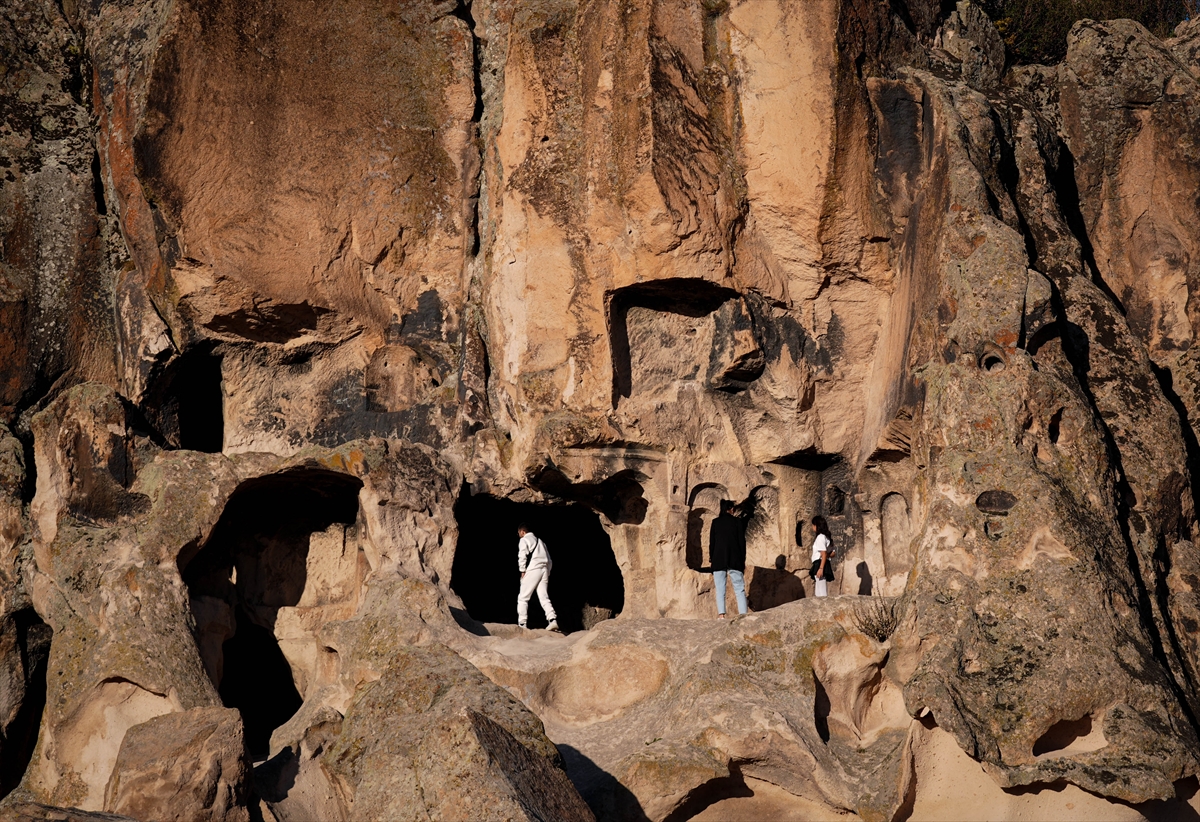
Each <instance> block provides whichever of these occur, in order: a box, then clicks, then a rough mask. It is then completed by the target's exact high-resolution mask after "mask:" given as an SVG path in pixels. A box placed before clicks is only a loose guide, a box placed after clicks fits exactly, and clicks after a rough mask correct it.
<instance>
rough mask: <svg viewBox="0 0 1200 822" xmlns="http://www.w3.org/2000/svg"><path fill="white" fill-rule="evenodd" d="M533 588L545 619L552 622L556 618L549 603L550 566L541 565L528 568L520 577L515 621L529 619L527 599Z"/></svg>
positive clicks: (520, 622)
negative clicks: (544, 613) (519, 591)
mask: <svg viewBox="0 0 1200 822" xmlns="http://www.w3.org/2000/svg"><path fill="white" fill-rule="evenodd" d="M535 589H536V590H537V595H538V601H539V602H540V603H542V610H543V611H545V612H546V621H547V622H554V621H555V620H556V619H558V617H557V616H556V615H555V613H554V606H553V605H551V604H550V567H549V566H548V565H543V566H541V567H539V568H530V569H529V570H527V571H526V572H525V576H524V577H522V578H521V593H519V594H517V622H518V623H519V624H521V625H524V624H525V623H526V622H528V620H529V599H530V597H532V596H533V592H534V590H535Z"/></svg>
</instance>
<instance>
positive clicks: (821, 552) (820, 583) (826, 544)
mask: <svg viewBox="0 0 1200 822" xmlns="http://www.w3.org/2000/svg"><path fill="white" fill-rule="evenodd" d="M812 527H813V531H814V532H815V533H816V535H817V536H816V538H814V539H813V549H812V568H811V569H810V573H811V574H812V578H813V580H814V585H813V587H814V588H815V589H816V595H817V596H819V597H824V596H829V581H830V580H831V579H833V566H832V565H831V564H830V562H829V560H830V557H831V556H832V554H833V545H832V544H831V541H830V539H829V523H827V522H826V521H825V517H822V516H820V515H817V516H815V517H813V518H812Z"/></svg>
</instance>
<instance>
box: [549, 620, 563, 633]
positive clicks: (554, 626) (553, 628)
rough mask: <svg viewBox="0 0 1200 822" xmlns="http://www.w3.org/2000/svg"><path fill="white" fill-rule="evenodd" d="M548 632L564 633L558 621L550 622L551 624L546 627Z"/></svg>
mask: <svg viewBox="0 0 1200 822" xmlns="http://www.w3.org/2000/svg"><path fill="white" fill-rule="evenodd" d="M546 630H547V631H558V632H559V633H560V634H561V633H562V628H559V627H558V620H557V619H552V620H550V624H549V625H547V626H546Z"/></svg>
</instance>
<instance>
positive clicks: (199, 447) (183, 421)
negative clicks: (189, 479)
mask: <svg viewBox="0 0 1200 822" xmlns="http://www.w3.org/2000/svg"><path fill="white" fill-rule="evenodd" d="M221 379H222V378H221V358H220V356H218V355H217V354H215V353H213V352H212V351H211V350H210V349H207V348H195V349H192V350H190V351H187V352H185V353H184V354H182V355H180V356H179V357H178V358H177V359H176V360H175V361H173V362H172V363H171V364H170V365H168V366H167V367H166V369H165V370H164V371H163V374H162V377H161V378H160V379H159V380H158V382H157V384H156V387H155V389H154V390H153V391H151V393H150V395H149V397H148V398H147V401H146V418H147V420H149V422H150V423H151V424H153V425H154V427H155V428H156V429H157V430H158V433H159V434H160V435H161V437H162V439H163V440H164V442H165V443H166V444H167V445H168V446H171V447H174V448H182V449H184V450H187V451H203V452H205V453H209V454H219V453H220V452H221V448H222V447H223V446H224V442H225V407H224V399H223V397H222V394H221Z"/></svg>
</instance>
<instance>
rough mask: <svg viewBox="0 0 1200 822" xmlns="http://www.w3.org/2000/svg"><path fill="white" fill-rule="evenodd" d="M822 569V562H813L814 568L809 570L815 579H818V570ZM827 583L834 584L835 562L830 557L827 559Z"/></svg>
mask: <svg viewBox="0 0 1200 822" xmlns="http://www.w3.org/2000/svg"><path fill="white" fill-rule="evenodd" d="M820 567H821V560H819V559H817V560H813V564H812V567H811V568H809V569H808V573H809V574H810V575H811V576H812V578H813V579H816V578H817V569H818V568H820ZM825 581H826V582H833V560H831V559H829V557H826V558H825Z"/></svg>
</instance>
